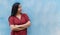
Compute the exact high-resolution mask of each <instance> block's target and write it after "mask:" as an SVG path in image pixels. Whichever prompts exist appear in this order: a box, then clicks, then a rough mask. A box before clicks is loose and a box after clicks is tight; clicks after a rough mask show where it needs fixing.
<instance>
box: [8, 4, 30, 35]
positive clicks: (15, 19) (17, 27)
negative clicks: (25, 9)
mask: <svg viewBox="0 0 60 35" xmlns="http://www.w3.org/2000/svg"><path fill="white" fill-rule="evenodd" d="M8 20H9V25H10V28H11V35H27V28H28V27H29V26H30V25H31V24H30V19H29V17H28V16H27V14H25V13H22V8H21V5H20V3H15V4H13V6H12V11H11V16H10V17H9V19H8Z"/></svg>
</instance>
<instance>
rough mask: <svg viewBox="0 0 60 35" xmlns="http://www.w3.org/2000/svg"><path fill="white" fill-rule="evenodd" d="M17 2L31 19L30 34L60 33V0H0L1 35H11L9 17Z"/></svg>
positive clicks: (51, 34)
mask: <svg viewBox="0 0 60 35" xmlns="http://www.w3.org/2000/svg"><path fill="white" fill-rule="evenodd" d="M15 2H20V3H21V5H22V9H23V12H24V13H27V14H28V16H29V18H30V20H31V26H30V27H29V28H28V35H60V0H0V35H10V32H11V31H10V28H9V23H8V17H9V16H10V14H11V8H12V5H13V4H14V3H15Z"/></svg>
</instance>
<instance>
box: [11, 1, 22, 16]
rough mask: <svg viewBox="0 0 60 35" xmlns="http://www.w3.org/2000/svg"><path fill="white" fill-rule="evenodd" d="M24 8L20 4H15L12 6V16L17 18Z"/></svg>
mask: <svg viewBox="0 0 60 35" xmlns="http://www.w3.org/2000/svg"><path fill="white" fill-rule="evenodd" d="M21 11H22V8H21V5H20V3H18V2H17V3H14V4H13V6H12V11H11V16H15V15H16V14H17V13H21Z"/></svg>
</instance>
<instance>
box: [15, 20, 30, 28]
mask: <svg viewBox="0 0 60 35" xmlns="http://www.w3.org/2000/svg"><path fill="white" fill-rule="evenodd" d="M30 25H31V24H30V21H28V22H27V23H25V24H23V25H16V26H17V27H20V28H21V27H22V28H28V27H29V26H30Z"/></svg>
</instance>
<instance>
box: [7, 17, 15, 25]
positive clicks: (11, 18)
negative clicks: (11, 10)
mask: <svg viewBox="0 0 60 35" xmlns="http://www.w3.org/2000/svg"><path fill="white" fill-rule="evenodd" d="M8 21H9V25H14V20H13V17H9V19H8Z"/></svg>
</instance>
